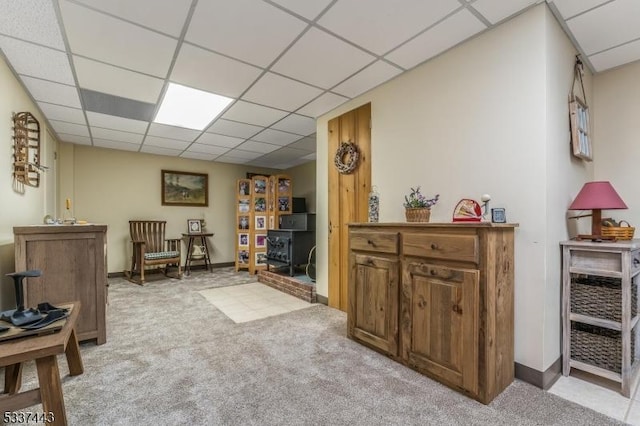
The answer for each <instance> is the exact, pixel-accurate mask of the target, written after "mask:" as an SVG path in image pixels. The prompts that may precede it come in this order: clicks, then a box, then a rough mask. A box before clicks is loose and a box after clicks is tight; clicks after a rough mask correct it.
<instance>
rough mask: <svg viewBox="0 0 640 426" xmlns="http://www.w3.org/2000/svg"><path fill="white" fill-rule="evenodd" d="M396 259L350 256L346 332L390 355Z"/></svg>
mask: <svg viewBox="0 0 640 426" xmlns="http://www.w3.org/2000/svg"><path fill="white" fill-rule="evenodd" d="M398 265H399V262H398V260H396V259H387V258H383V257H377V256H367V255H353V254H352V255H351V277H350V280H351V283H352V285H350V286H349V291H350V294H349V316H348V318H349V320H348V321H349V324H348V332H349V335H350V336H352V337H353V338H355V339H357V340H360V341H362V342H364V343H367V344H369V345H372V346H374V347H376V348H378V349H381V350H383V351H384V352H386V353H388V354H390V355H397V353H398V283H399V279H398V278H399V272H398V271H399V266H398Z"/></svg>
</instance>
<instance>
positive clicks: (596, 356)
mask: <svg viewBox="0 0 640 426" xmlns="http://www.w3.org/2000/svg"><path fill="white" fill-rule="evenodd" d="M621 336H622V335H621V332H620V331H618V330H611V329H608V328H602V327H597V326H594V325H588V324H582V323H575V322H572V323H571V359H575V360H577V361H581V362H584V363H586V364H589V365H594V366H596V367H600V368H604V369H606V370H609V371H614V372H616V373H619V374H620V373H621V372H622V338H621ZM635 343H636V339H635V333H631V354H632V355H633V354H635Z"/></svg>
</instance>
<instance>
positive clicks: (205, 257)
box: [182, 232, 213, 275]
mask: <svg viewBox="0 0 640 426" xmlns="http://www.w3.org/2000/svg"><path fill="white" fill-rule="evenodd" d="M182 236H183V237H185V238H187V257H186V259H185V262H184V273H185V274H186V275H189V274H191V263H192V262H193V261H194V260H202V261H204V266H205V267H206V268H207V270H208V271H210V270H211V258H210V257H209V245H208V244H207V237H213V232H211V233H206V232H199V233H186V234H182ZM197 239H200V246H201V247H202V258H200V257H198V258H197V259H194V258H193V247H194V245H195V243H194V242H195V241H196V240H197Z"/></svg>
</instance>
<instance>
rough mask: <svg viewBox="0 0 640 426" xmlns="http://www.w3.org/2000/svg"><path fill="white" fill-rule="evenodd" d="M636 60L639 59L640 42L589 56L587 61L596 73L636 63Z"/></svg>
mask: <svg viewBox="0 0 640 426" xmlns="http://www.w3.org/2000/svg"><path fill="white" fill-rule="evenodd" d="M638 59H640V40H636V41H634V42H631V43H627V44H625V45H622V46H620V47H616V48H615V49H610V50H606V51H604V52H602V53H598V54H595V55H593V56H589V61H590V62H591V65H593V67H594V68H595V70H596V72H600V71H604V70H607V69H609V68H613V67H617V66H619V65H624V64H627V63H629V62H633V61H637V60H638Z"/></svg>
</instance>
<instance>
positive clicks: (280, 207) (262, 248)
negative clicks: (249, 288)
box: [235, 175, 293, 274]
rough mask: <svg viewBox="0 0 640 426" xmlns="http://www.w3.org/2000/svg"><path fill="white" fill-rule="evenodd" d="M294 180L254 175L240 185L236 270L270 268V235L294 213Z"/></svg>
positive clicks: (240, 180) (275, 176) (239, 182)
mask: <svg viewBox="0 0 640 426" xmlns="http://www.w3.org/2000/svg"><path fill="white" fill-rule="evenodd" d="M291 186H292V185H291V177H289V176H287V175H274V176H253V177H252V178H251V179H239V180H238V181H237V184H236V244H235V246H236V260H235V264H236V271H239V270H241V269H247V270H248V271H249V273H250V274H255V273H256V272H258V271H260V270H262V269H266V268H267V263H266V261H267V232H268V230H269V229H278V228H279V222H280V216H281V215H283V214H289V213H291V211H292V201H293V200H292V198H291V197H292V192H291Z"/></svg>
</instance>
